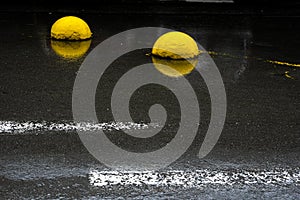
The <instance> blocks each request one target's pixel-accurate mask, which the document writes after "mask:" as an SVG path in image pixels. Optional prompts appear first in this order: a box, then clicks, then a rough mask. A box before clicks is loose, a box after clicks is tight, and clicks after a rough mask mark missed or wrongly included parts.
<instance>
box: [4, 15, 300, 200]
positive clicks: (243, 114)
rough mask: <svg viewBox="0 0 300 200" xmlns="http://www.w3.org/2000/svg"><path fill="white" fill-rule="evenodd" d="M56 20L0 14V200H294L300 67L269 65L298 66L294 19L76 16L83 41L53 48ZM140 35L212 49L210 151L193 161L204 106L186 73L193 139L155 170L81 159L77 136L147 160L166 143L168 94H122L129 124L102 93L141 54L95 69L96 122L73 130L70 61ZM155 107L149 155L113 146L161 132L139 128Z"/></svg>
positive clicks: (142, 146)
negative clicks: (218, 124)
mask: <svg viewBox="0 0 300 200" xmlns="http://www.w3.org/2000/svg"><path fill="white" fill-rule="evenodd" d="M65 14H66V13H63V14H62V13H52V14H48V13H1V20H0V29H1V31H0V36H1V37H0V38H1V39H0V43H1V45H0V53H1V60H0V66H1V73H0V79H1V81H0V97H1V104H0V143H1V144H0V145H1V158H0V166H1V170H0V178H1V180H0V182H1V196H2V197H3V198H4V199H20V198H21V199H22V198H29V199H33V198H34V199H56V198H72V199H77V198H78V199H93V198H95V199H97V198H132V199H166V198H167V199H169V198H170V199H181V198H182V199H195V198H205V199H206V198H213V199H215V198H226V199H228V198H230V199H252V198H260V199H261V198H262V199H265V198H266V199H271V198H279V199H297V198H299V196H300V189H299V188H300V187H299V184H300V169H299V166H300V162H299V161H300V149H299V147H300V135H299V129H300V126H299V113H298V110H299V106H300V102H299V96H300V90H299V78H300V73H299V68H298V67H297V66H296V65H294V66H292V65H281V64H280V63H276V62H268V61H277V62H286V63H294V64H299V63H300V60H299V58H300V55H299V51H298V48H299V45H300V43H299V41H300V40H299V39H300V38H299V36H300V34H299V30H300V29H299V28H300V27H299V23H298V21H297V20H299V19H298V18H297V17H290V18H289V17H283V18H280V17H270V16H248V15H238V16H234V15H233V16H231V15H226V16H213V15H193V16H192V15H188V16H181V15H176V16H175V15H161V16H160V15H157V16H151V15H145V16H143V15H139V16H138V17H137V16H134V15H133V16H130V15H128V16H124V15H98V14H87V13H85V14H82V15H81V17H82V18H84V19H85V20H86V21H87V22H88V23H89V25H90V28H91V29H92V30H93V33H94V34H93V38H92V40H91V41H88V42H86V43H85V44H79V43H78V44H76V45H73V46H72V45H67V46H66V48H64V45H62V44H60V43H56V42H53V41H51V40H50V39H49V30H50V27H51V25H52V23H53V22H54V21H55V20H56V19H57V18H59V17H61V16H62V15H65ZM12 15H14V16H12ZM175 22H176V23H175ZM145 26H153V27H165V28H170V29H174V30H179V31H183V32H186V33H188V34H190V35H191V36H193V37H194V38H195V40H196V41H197V42H199V44H201V45H202V46H203V47H204V48H205V49H206V50H207V51H208V52H211V53H210V55H211V57H212V58H213V60H214V62H215V63H216V65H217V67H218V69H219V71H220V73H221V75H222V78H223V81H224V85H225V89H226V95H227V115H226V121H225V125H224V129H223V131H222V134H221V137H220V139H219V141H218V143H217V144H216V146H215V147H214V149H213V151H212V152H210V154H209V155H208V156H206V157H205V158H203V159H199V158H198V157H197V153H198V151H199V148H200V146H201V143H202V142H203V140H204V136H205V133H206V131H207V129H208V125H209V120H210V114H211V109H210V105H211V102H210V98H209V92H208V90H207V87H206V85H205V83H204V81H203V80H202V77H201V75H199V74H198V73H196V72H195V71H194V70H193V69H191V70H190V68H187V70H186V71H185V72H188V73H185V72H183V74H185V77H186V78H187V80H188V81H189V82H190V83H191V85H192V87H193V89H194V90H195V93H196V95H197V98H198V100H199V102H200V103H199V104H200V105H199V107H200V110H201V120H200V121H199V131H198V133H197V135H196V138H195V140H194V142H193V143H192V145H191V146H190V148H189V149H188V150H187V152H186V153H185V154H183V155H182V156H181V157H180V158H179V159H178V160H177V161H176V162H174V163H172V164H171V165H170V166H168V167H167V168H165V169H162V170H159V171H157V172H147V171H145V172H134V171H123V172H118V171H114V170H111V169H110V168H108V167H107V166H105V165H103V164H102V163H101V162H98V161H97V160H96V159H95V158H94V157H93V156H92V155H91V154H89V152H88V151H87V149H86V148H85V146H84V145H83V144H82V142H81V140H80V138H79V137H78V134H77V132H76V130H78V129H85V128H87V129H101V130H105V132H106V135H107V136H108V137H109V138H110V139H111V140H112V141H113V142H114V143H115V144H117V145H119V146H121V147H122V148H125V149H126V148H127V150H129V151H140V152H143V151H144V152H147V151H150V150H152V149H151V148H154V149H156V148H160V147H162V146H165V145H166V144H167V143H168V142H169V141H170V140H172V138H173V137H174V135H175V133H176V130H177V129H178V127H179V124H180V123H179V119H178V114H179V110H178V108H176V105H177V101H176V99H173V98H169V96H168V95H169V92H168V90H161V89H162V88H157V87H156V86H153V87H146V88H142V90H139V91H137V92H136V93H134V95H133V96H132V99H131V103H130V111H132V113H131V114H132V118H133V119H134V122H126V121H124V122H118V123H114V122H112V120H113V116H112V114H111V112H110V111H111V110H110V109H111V108H110V107H111V104H110V97H109V95H110V93H111V92H112V91H111V89H112V88H113V87H114V85H115V83H116V82H117V81H118V78H119V77H120V76H122V74H123V73H124V72H126V70H128V69H130V68H132V67H134V66H137V65H140V64H143V63H147V62H148V63H149V62H150V63H151V62H153V59H152V57H151V56H149V53H150V52H151V51H150V50H149V49H142V50H139V51H134V52H130V53H129V54H126V55H124V56H122V57H120V58H119V59H118V60H116V61H115V62H114V63H112V66H111V67H109V68H108V70H107V71H106V72H105V77H104V78H102V79H101V80H100V83H101V84H99V85H98V88H97V93H96V96H95V99H96V111H97V115H98V119H99V124H81V125H79V124H76V123H73V122H72V120H73V116H72V89H73V84H74V80H75V77H76V74H77V73H78V69H79V67H80V66H81V63H82V62H83V61H84V59H85V56H86V55H88V53H89V52H90V51H92V50H93V48H95V47H96V46H97V45H98V44H100V43H101V42H102V41H103V40H105V39H106V38H108V37H110V36H113V35H114V34H117V33H119V32H121V31H125V30H128V29H130V28H137V27H145ZM157 34H158V35H159V34H160V33H157ZM128 37H134V36H128ZM76 49H77V50H78V51H76ZM76 52H77V53H76ZM212 52H216V53H212ZM189 67H191V66H189ZM200 67H205V66H200ZM191 68H193V67H191ZM158 71H160V72H162V73H166V72H165V71H164V69H158ZM173 78H175V79H176V78H178V77H173ZM162 91H163V92H162ZM149 95H150V96H149ZM165 95H166V96H165ZM154 103H159V104H161V105H164V106H166V110H167V111H169V115H168V117H169V118H168V120H167V122H168V124H167V126H165V127H164V129H162V130H163V133H164V134H158V136H157V137H154V139H153V138H152V141H151V145H152V146H151V147H149V146H150V145H148V146H146V145H147V142H145V141H141V140H140V141H139V140H137V141H135V142H133V141H134V140H131V138H130V137H129V138H128V137H122V136H123V135H122V134H124V133H123V132H120V130H123V131H126V130H135V131H143V130H147V129H153V130H160V129H161V128H162V126H163V125H162V124H160V123H158V124H151V123H149V122H150V121H149V116H148V113H147V112H148V109H147V108H149V107H150V106H151V105H152V104H154ZM145 107H146V108H145Z"/></svg>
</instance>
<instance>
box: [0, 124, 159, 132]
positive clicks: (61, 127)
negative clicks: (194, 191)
mask: <svg viewBox="0 0 300 200" xmlns="http://www.w3.org/2000/svg"><path fill="white" fill-rule="evenodd" d="M158 127H160V126H159V125H158V124H156V123H150V124H143V123H133V122H110V123H89V122H82V123H75V122H59V123H56V122H47V121H43V122H34V121H27V122H16V121H0V135H7V134H15V135H16V134H32V133H36V132H43V131H66V132H68V131H77V130H78V131H93V130H139V129H148V128H158Z"/></svg>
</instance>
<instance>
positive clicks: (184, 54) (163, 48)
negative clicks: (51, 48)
mask: <svg viewBox="0 0 300 200" xmlns="http://www.w3.org/2000/svg"><path fill="white" fill-rule="evenodd" d="M152 54H153V55H155V56H159V57H162V58H171V59H184V58H193V57H195V56H198V55H199V49H198V45H197V43H196V42H195V40H194V39H193V38H192V37H191V36H189V35H187V34H185V33H183V32H178V31H172V32H168V33H165V34H163V35H162V36H160V37H159V38H158V39H157V40H156V42H155V43H154V45H153V48H152Z"/></svg>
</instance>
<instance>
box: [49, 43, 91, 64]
mask: <svg viewBox="0 0 300 200" xmlns="http://www.w3.org/2000/svg"><path fill="white" fill-rule="evenodd" d="M90 45H91V40H84V41H58V40H51V47H52V49H53V51H54V52H55V53H56V54H57V55H59V56H61V57H63V58H65V59H78V58H81V57H82V56H83V55H84V54H85V53H86V52H87V51H88V50H89V48H90Z"/></svg>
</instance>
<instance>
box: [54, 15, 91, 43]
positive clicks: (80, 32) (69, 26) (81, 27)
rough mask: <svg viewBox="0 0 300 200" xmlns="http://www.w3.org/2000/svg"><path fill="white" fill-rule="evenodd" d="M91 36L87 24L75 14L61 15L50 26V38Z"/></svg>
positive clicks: (63, 38) (64, 38)
mask: <svg viewBox="0 0 300 200" xmlns="http://www.w3.org/2000/svg"><path fill="white" fill-rule="evenodd" d="M91 37H92V32H91V30H90V27H89V26H88V24H87V23H86V22H85V21H84V20H82V19H81V18H79V17H76V16H65V17H62V18H60V19H58V20H57V21H56V22H54V24H53V25H52V27H51V38H54V39H57V40H86V39H89V38H91Z"/></svg>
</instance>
